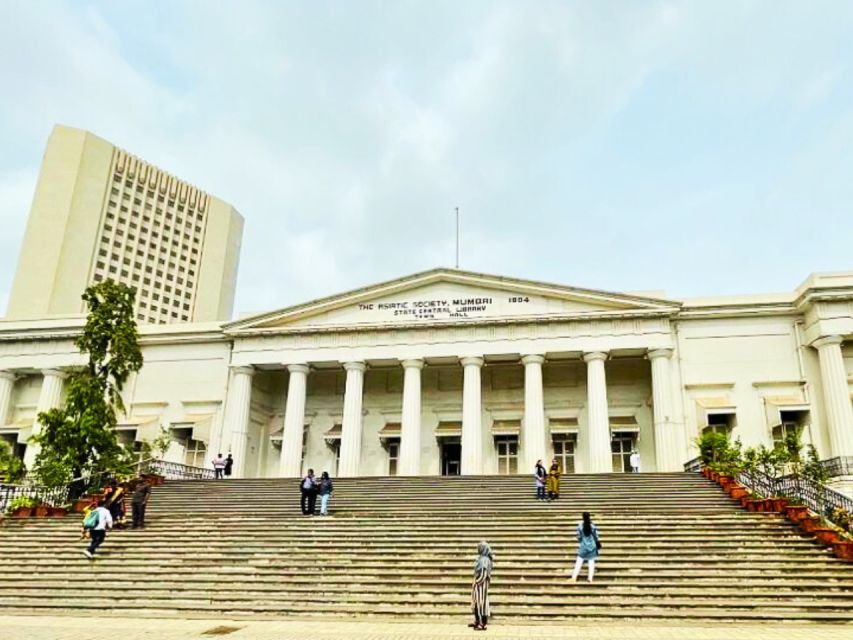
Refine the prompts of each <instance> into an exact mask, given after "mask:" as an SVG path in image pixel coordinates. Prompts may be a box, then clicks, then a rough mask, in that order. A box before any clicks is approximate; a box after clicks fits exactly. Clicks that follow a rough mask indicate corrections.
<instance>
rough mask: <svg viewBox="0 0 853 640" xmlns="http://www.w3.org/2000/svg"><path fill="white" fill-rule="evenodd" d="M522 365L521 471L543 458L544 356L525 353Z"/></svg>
mask: <svg viewBox="0 0 853 640" xmlns="http://www.w3.org/2000/svg"><path fill="white" fill-rule="evenodd" d="M521 362H522V364H523V365H524V425H523V428H522V430H521V438H522V444H521V447H522V451H523V452H524V462H525V467H524V469H522V473H528V472H531V473H532V471H533V466H534V465H535V464H536V461H537V460H542V461H543V464H544V463H545V462H546V460H545V400H544V398H543V395H542V364H543V363H544V362H545V358H544V356H540V355H534V354H531V355H526V356H524V357H522V358H521Z"/></svg>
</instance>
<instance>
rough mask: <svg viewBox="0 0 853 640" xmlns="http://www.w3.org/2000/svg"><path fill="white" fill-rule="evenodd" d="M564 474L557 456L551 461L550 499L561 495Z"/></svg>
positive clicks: (549, 477) (549, 474)
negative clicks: (561, 478) (561, 479)
mask: <svg viewBox="0 0 853 640" xmlns="http://www.w3.org/2000/svg"><path fill="white" fill-rule="evenodd" d="M561 475H563V473H562V470H561V469H560V463H559V462H558V461H557V458H554V459H553V460H552V461H551V468H550V469H549V470H548V500H556V499H557V498H559V497H560V476H561Z"/></svg>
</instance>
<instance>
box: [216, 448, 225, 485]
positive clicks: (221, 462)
mask: <svg viewBox="0 0 853 640" xmlns="http://www.w3.org/2000/svg"><path fill="white" fill-rule="evenodd" d="M226 464H227V462H226V460H225V458H223V457H222V454H221V453H220V454H219V456H218V457H216V458H214V459H213V471H214V478H216V479H217V480H222V478H223V477H224V476H223V475H222V474H223V473H224V471H225V465H226Z"/></svg>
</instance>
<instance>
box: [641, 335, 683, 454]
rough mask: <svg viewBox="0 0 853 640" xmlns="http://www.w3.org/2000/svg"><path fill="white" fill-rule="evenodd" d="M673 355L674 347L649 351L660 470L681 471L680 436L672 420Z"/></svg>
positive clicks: (656, 446)
mask: <svg viewBox="0 0 853 640" xmlns="http://www.w3.org/2000/svg"><path fill="white" fill-rule="evenodd" d="M671 356H672V349H653V350H651V351H649V353H648V357H649V361H650V362H651V363H652V410H653V411H654V421H655V461H656V462H657V470H658V471H681V468H680V466H679V461H678V460H677V459H676V451H677V445H678V440H677V437H678V436H677V434H676V433H675V430H674V427H673V421H672V384H671V382H670V376H669V368H670V366H671V365H670V357H671Z"/></svg>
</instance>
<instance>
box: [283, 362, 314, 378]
mask: <svg viewBox="0 0 853 640" xmlns="http://www.w3.org/2000/svg"><path fill="white" fill-rule="evenodd" d="M287 370H288V371H289V372H290V373H304V374H305V375H308V372H309V371H310V370H311V367H309V366H308V365H307V364H304V363H301V364H289V365H287Z"/></svg>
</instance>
